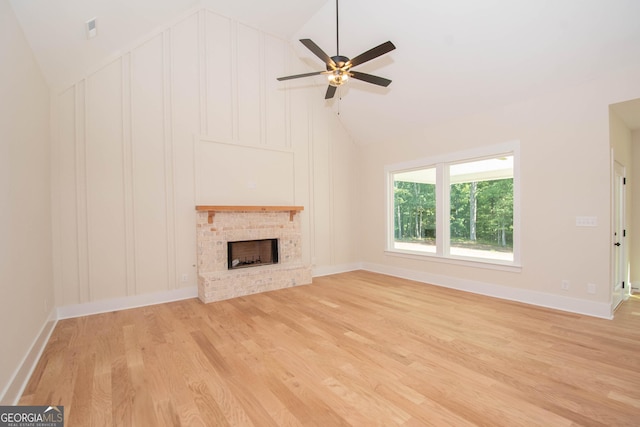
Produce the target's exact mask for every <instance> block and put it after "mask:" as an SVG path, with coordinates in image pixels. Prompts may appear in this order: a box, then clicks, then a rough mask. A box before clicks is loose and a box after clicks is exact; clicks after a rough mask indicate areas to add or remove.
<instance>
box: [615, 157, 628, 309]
mask: <svg viewBox="0 0 640 427" xmlns="http://www.w3.org/2000/svg"><path fill="white" fill-rule="evenodd" d="M614 164H615V165H614V180H613V246H614V248H613V276H614V280H613V291H612V300H611V308H612V310H615V309H616V308H617V307H618V306H619V305H620V303H621V302H622V301H623V300H624V299H625V297H626V294H628V292H627V288H628V279H627V260H626V242H625V240H626V239H625V237H626V233H627V232H626V230H625V202H626V192H625V185H626V178H625V168H624V166H623V165H622V164H620V163H619V162H618V161H614Z"/></svg>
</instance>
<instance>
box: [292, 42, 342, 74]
mask: <svg viewBox="0 0 640 427" xmlns="http://www.w3.org/2000/svg"><path fill="white" fill-rule="evenodd" d="M300 43H302V44H303V45H305V46H306V48H307V49H309V50H310V51H311V52H313V54H314V55H315V56H317V57H318V58H320V59H322V61H323V62H324V63H325V64H327V65H328V66H330V67H332V68H336V67H337V65H336V63H335V62H333V59H331V57H330V56H329V55H327V54H326V53H325V52H324V51H323V50H322V49H320V46H318V45H317V44H315V43H314V42H313V41H312V40H311V39H301V40H300Z"/></svg>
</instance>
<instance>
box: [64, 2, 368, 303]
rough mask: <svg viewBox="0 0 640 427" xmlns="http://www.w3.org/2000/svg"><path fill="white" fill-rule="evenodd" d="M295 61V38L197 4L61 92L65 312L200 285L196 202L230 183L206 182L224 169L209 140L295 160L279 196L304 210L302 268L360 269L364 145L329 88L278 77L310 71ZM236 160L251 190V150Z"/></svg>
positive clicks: (221, 193) (268, 185)
mask: <svg viewBox="0 0 640 427" xmlns="http://www.w3.org/2000/svg"><path fill="white" fill-rule="evenodd" d="M294 58H295V55H294V54H293V52H292V50H291V49H290V47H289V44H288V43H287V42H285V41H283V40H281V39H279V38H276V37H274V36H271V35H268V34H265V33H262V32H259V31H257V30H255V29H253V28H251V27H248V26H245V25H243V24H241V23H238V22H235V21H234V20H231V19H228V18H226V17H223V16H220V15H217V14H215V13H213V12H210V11H207V10H204V9H202V10H200V11H197V12H194V13H193V14H190V15H188V16H186V17H184V18H182V19H181V20H179V21H177V22H174V23H170V25H168V26H167V27H166V30H164V31H162V32H161V33H158V34H154V35H151V36H150V37H149V38H148V39H147V40H146V41H145V42H144V43H142V44H139V45H136V46H134V47H133V48H131V49H129V50H126V51H125V52H124V53H123V54H122V55H121V56H119V57H117V58H116V59H115V60H112V61H111V62H109V63H107V64H105V65H104V66H102V67H101V68H99V69H98V71H96V72H95V73H92V74H90V75H87V76H86V78H84V79H82V80H80V81H78V82H77V83H76V84H74V85H73V86H71V87H69V88H68V89H66V90H64V91H62V92H61V93H59V94H56V97H55V100H54V106H53V111H54V117H55V119H54V123H55V124H56V128H55V131H54V154H55V156H54V158H55V161H54V165H53V168H54V172H55V173H54V178H55V181H54V190H55V191H54V212H53V217H54V224H55V227H56V236H57V238H56V240H55V243H54V244H55V246H54V247H55V254H56V255H57V256H56V263H55V290H56V304H57V305H58V306H70V305H75V304H83V303H89V302H95V301H104V300H109V299H113V298H120V297H127V296H134V295H144V294H151V293H156V292H172V291H178V290H180V289H183V288H188V287H194V286H195V285H196V270H195V264H196V255H195V247H196V242H195V209H194V208H195V205H196V204H210V205H215V204H230V203H228V201H227V200H228V198H227V196H228V194H225V191H226V189H227V188H228V186H229V185H230V182H208V183H205V184H202V183H201V182H199V177H200V176H202V174H199V173H198V171H199V170H200V171H201V170H203V169H206V168H207V167H212V166H213V165H214V164H216V163H215V162H209V164H208V163H207V162H206V161H205V160H204V159H205V157H203V156H200V155H199V153H201V152H202V151H201V150H202V146H201V144H209V145H207V148H206V150H207V151H206V153H207V155H212V154H211V153H214V154H213V155H215V153H228V152H230V151H229V150H222V149H220V147H222V146H224V145H226V144H232V145H237V146H242V147H243V148H242V149H241V150H238V152H242V151H243V150H244V151H245V152H249V153H252V154H251V155H250V157H251V158H252V159H253V160H252V161H255V159H256V158H258V157H257V156H259V153H260V152H264V150H272V151H273V152H274V153H284V155H283V156H282V157H278V158H283V159H289V158H291V159H293V160H291V161H292V162H293V164H292V165H289V164H287V165H286V166H287V167H289V166H291V167H292V170H293V177H292V179H293V180H294V183H293V186H292V187H291V188H290V190H289V192H288V194H289V198H288V199H287V200H285V201H286V202H288V203H291V204H295V205H302V206H304V208H305V210H304V211H303V213H302V215H303V227H304V229H305V234H304V236H303V241H304V244H305V247H304V257H305V260H306V261H307V262H308V263H310V264H311V263H313V264H314V265H316V267H319V268H327V267H331V266H338V265H343V264H349V263H354V262H355V261H356V251H355V249H354V242H355V233H354V231H353V230H354V217H353V212H356V209H355V205H356V201H357V196H356V195H355V194H354V191H355V188H354V186H353V184H352V183H353V182H354V179H355V176H356V173H357V169H354V168H353V167H352V166H351V165H352V163H355V161H356V153H357V151H356V149H355V146H354V145H353V142H352V141H351V139H350V138H349V137H348V136H347V134H346V133H345V132H344V130H343V129H342V128H341V125H340V124H339V122H338V121H337V119H336V118H335V116H334V115H333V113H332V112H331V110H330V109H329V108H326V107H325V105H324V100H323V96H322V95H323V91H324V88H316V87H313V86H309V84H308V83H303V84H302V85H301V84H300V83H297V82H296V83H288V84H285V83H281V82H277V81H276V77H277V76H281V75H286V74H288V73H290V72H297V71H298V70H300V69H301V68H303V67H304V65H303V64H300V63H293V61H295V59H294ZM287 64H289V66H287ZM286 87H290V89H289V90H287V89H285V88H286ZM203 141H204V142H203ZM211 144H213V145H211ZM212 146H213V147H214V148H211V147H212ZM216 146H217V147H218V148H215V147H216ZM216 150H217V151H216ZM220 155H225V156H226V155H227V154H220ZM269 158H271V157H269ZM283 161H288V160H283ZM203 162H204V163H203ZM228 163H229V165H228V167H229V169H230V170H231V171H233V173H232V174H231V175H230V177H229V180H236V182H234V183H233V185H236V186H239V187H242V188H244V187H243V186H247V185H249V184H250V181H251V180H252V177H251V171H247V170H245V168H243V165H244V163H243V156H237V158H233V156H232V157H230V158H229V160H228ZM218 164H219V163H218ZM278 166H280V165H278V164H269V165H265V170H266V169H268V168H269V167H273V168H277V167H278ZM206 176H216V174H209V175H206ZM254 184H255V188H254V190H255V191H259V192H260V199H261V200H269V197H270V196H273V197H272V199H273V201H274V203H271V204H283V200H282V197H281V196H282V192H281V191H280V190H278V189H276V188H275V187H274V183H273V182H271V181H269V182H262V181H260V182H255V183H254ZM205 187H206V188H205ZM203 188H205V189H206V191H204V192H203V191H202V190H203ZM245 189H246V188H245ZM249 190H251V189H248V190H247V191H248V193H247V194H250V191H249ZM199 193H202V194H206V200H204V199H201V200H200V199H198V197H197V194H199ZM256 199H257V198H253V197H250V196H248V197H247V198H246V200H245V203H241V201H240V200H234V202H235V203H234V204H255V200H256ZM264 204H267V203H264ZM185 273H186V274H187V277H188V279H187V280H186V281H184V282H183V281H182V280H181V278H182V275H183V274H185Z"/></svg>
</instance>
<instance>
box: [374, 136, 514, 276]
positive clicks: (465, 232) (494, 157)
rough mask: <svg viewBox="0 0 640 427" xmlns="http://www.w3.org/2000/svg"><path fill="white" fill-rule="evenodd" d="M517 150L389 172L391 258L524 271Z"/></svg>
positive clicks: (415, 164) (494, 149)
mask: <svg viewBox="0 0 640 427" xmlns="http://www.w3.org/2000/svg"><path fill="white" fill-rule="evenodd" d="M517 164H518V144H517V143H516V142H512V143H508V144H502V145H499V146H494V147H490V148H486V149H483V150H478V151H474V152H470V153H457V154H455V155H449V156H444V157H442V158H437V159H422V160H418V161H415V162H411V163H405V164H400V165H393V166H389V167H387V169H386V170H387V174H388V182H389V190H390V191H389V219H388V223H389V233H388V245H387V249H388V251H390V252H395V253H400V254H409V255H425V256H433V257H439V258H443V259H454V260H461V261H476V262H483V263H490V264H501V265H519V254H518V252H519V250H518V249H519V246H518V244H519V242H518V223H519V214H518V212H519V206H518V199H519V197H518V173H517V172H518V171H517Z"/></svg>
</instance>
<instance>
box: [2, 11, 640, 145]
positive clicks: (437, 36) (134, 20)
mask: <svg viewBox="0 0 640 427" xmlns="http://www.w3.org/2000/svg"><path fill="white" fill-rule="evenodd" d="M10 1H11V4H12V6H13V8H14V10H15V12H16V15H17V17H18V19H19V21H20V22H21V25H22V26H23V29H24V32H25V34H26V37H27V39H28V40H29V42H30V44H31V46H32V48H33V51H34V53H35V55H36V58H37V60H38V62H39V64H40V66H41V68H42V71H43V73H44V75H45V77H46V78H47V80H48V81H49V83H50V84H51V85H52V86H53V87H56V86H59V85H61V84H64V83H71V82H73V81H74V78H76V77H77V76H76V74H77V73H86V72H87V71H88V70H89V69H91V68H92V66H95V63H96V62H97V61H99V60H100V59H104V57H107V56H109V55H113V54H114V53H117V52H118V50H119V49H123V48H125V47H128V46H130V45H131V44H132V43H133V42H134V41H135V40H136V39H138V38H140V37H142V36H144V35H145V34H148V33H149V32H150V31H153V30H155V29H157V28H159V27H161V26H162V25H165V24H166V23H167V22H168V21H171V20H173V19H175V17H176V16H178V15H180V14H181V13H184V12H186V11H188V10H189V9H193V8H195V7H198V6H199V5H205V6H207V7H209V8H210V9H212V10H214V11H216V12H219V13H221V14H223V15H227V16H230V17H232V18H234V19H236V20H238V21H240V22H243V23H246V24H249V25H251V26H254V27H256V28H259V29H261V30H263V31H266V32H268V33H272V34H276V35H279V36H281V37H285V38H287V39H290V40H291V43H292V44H293V46H294V48H295V52H296V54H297V55H298V56H299V57H301V58H303V60H304V61H305V62H307V63H308V64H309V65H310V66H311V67H312V68H315V69H318V70H322V69H323V65H322V63H321V61H320V60H319V59H317V58H316V57H315V56H313V55H312V54H311V53H310V52H309V51H307V50H306V49H305V48H304V47H303V46H302V45H300V43H299V42H298V41H297V40H298V39H300V38H311V39H313V40H314V41H315V42H316V43H317V44H318V45H319V46H321V47H322V48H323V49H324V50H325V51H326V52H327V53H328V54H329V55H334V54H335V53H336V52H335V49H336V40H335V37H336V32H335V24H336V22H335V2H334V0H269V1H265V0H234V1H222V0H206V1H203V2H194V1H193V0H57V1H49V0H10ZM94 16H96V17H98V19H99V24H100V25H99V31H100V37H98V38H96V39H95V40H94V41H93V43H91V44H88V43H87V42H86V39H85V35H84V26H83V25H84V22H85V21H86V20H88V19H90V18H92V17H94ZM639 18H640V1H637V0H607V1H604V0H396V1H394V2H389V1H383V0H341V2H340V53H341V54H343V55H346V56H349V57H353V56H355V55H357V54H359V53H362V52H363V51H365V50H367V49H369V48H371V47H373V46H376V45H378V44H380V43H382V42H385V41H387V40H391V41H392V42H393V43H394V44H395V45H396V46H397V49H396V50H395V51H393V52H391V53H389V54H387V55H385V56H384V57H381V58H378V59H376V60H373V61H370V62H368V63H366V64H363V65H362V66H360V67H358V70H359V71H363V72H367V73H371V74H376V75H380V76H382V77H386V78H389V79H391V80H393V83H392V84H391V85H390V86H389V87H388V88H381V87H377V86H373V85H369V84H366V83H363V82H359V81H353V82H349V84H348V85H347V86H346V87H344V86H343V88H341V89H340V90H339V91H338V93H337V96H336V97H335V99H333V100H331V101H323V102H326V107H327V108H332V109H334V110H335V111H336V113H338V112H339V114H340V119H341V120H342V121H343V123H344V124H345V127H346V128H347V130H348V131H349V132H350V134H351V135H352V137H353V138H354V139H355V140H356V141H357V142H358V143H360V144H370V143H382V142H388V143H393V141H394V140H396V139H397V138H418V137H419V135H420V132H421V129H423V128H424V127H425V126H429V125H432V124H435V123H437V122H440V121H443V120H449V119H453V118H455V117H458V116H462V115H468V114H473V113H474V112H477V111H481V110H484V109H488V108H496V107H499V106H500V105H506V104H509V103H513V102H517V101H518V100H522V99H526V98H530V97H534V96H536V95H538V94H541V93H545V92H549V91H557V90H562V88H564V87H567V86H571V85H578V84H581V83H583V82H586V81H588V80H591V79H595V78H597V77H598V76H599V75H601V74H604V73H607V72H611V71H613V70H616V69H621V68H624V67H627V66H631V65H635V64H638V63H640V25H638V19H639ZM306 71H308V69H304V70H291V72H292V73H295V72H306ZM303 80H304V81H303ZM303 80H297V81H295V84H296V85H301V86H309V88H310V89H309V90H314V91H316V92H317V96H318V97H319V98H320V99H322V98H323V96H324V91H325V85H326V84H325V83H324V82H325V80H324V77H323V76H316V77H311V78H309V79H303ZM314 86H317V88H315V87H314Z"/></svg>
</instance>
